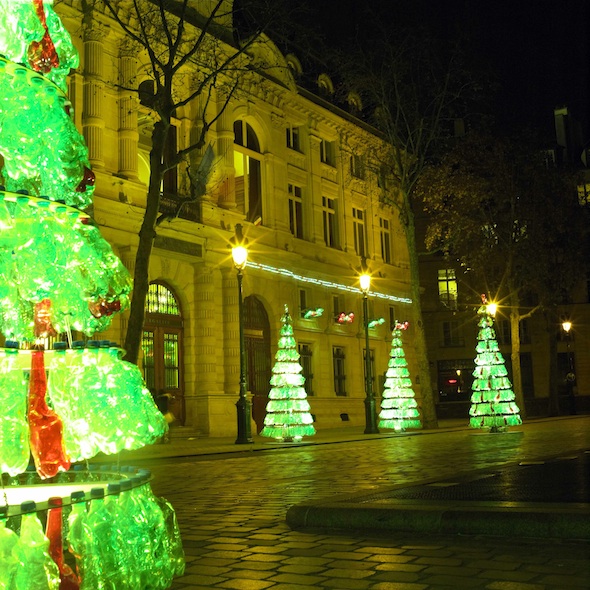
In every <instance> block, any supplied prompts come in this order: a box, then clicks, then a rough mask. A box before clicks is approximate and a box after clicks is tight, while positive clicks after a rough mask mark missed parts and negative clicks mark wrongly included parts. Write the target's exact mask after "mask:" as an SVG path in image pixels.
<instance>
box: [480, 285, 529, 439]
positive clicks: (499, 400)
mask: <svg viewBox="0 0 590 590" xmlns="http://www.w3.org/2000/svg"><path fill="white" fill-rule="evenodd" d="M481 299H482V305H481V307H480V308H479V309H478V310H477V314H478V316H479V322H478V326H479V333H478V335H477V340H478V342H477V347H476V351H477V356H476V357H475V370H474V371H473V378H474V379H473V385H472V392H473V393H472V396H471V409H470V410H469V415H470V416H471V419H470V421H469V424H470V426H471V427H472V428H489V429H490V432H501V431H503V430H505V429H506V428H507V427H508V426H516V425H518V424H522V421H521V419H520V414H519V412H520V410H519V409H518V406H517V405H516V403H515V402H514V400H515V396H514V392H513V391H512V384H511V383H510V379H509V378H508V371H506V365H505V363H504V357H503V356H502V353H501V352H500V349H499V347H498V341H497V340H496V332H495V330H494V313H495V305H494V304H488V302H487V299H486V296H485V295H482V296H481Z"/></svg>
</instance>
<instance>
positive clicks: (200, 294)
mask: <svg viewBox="0 0 590 590" xmlns="http://www.w3.org/2000/svg"><path fill="white" fill-rule="evenodd" d="M214 278H215V277H214V269H213V267H211V266H207V265H203V264H197V265H196V266H195V320H194V321H195V370H196V375H197V381H198V383H199V390H200V392H201V393H203V394H207V393H211V392H213V391H215V390H216V389H217V366H218V359H217V351H218V349H219V348H220V347H219V346H218V338H217V332H218V326H216V325H215V284H214Z"/></svg>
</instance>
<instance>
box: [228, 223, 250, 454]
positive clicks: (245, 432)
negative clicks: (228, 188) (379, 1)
mask: <svg viewBox="0 0 590 590" xmlns="http://www.w3.org/2000/svg"><path fill="white" fill-rule="evenodd" d="M231 241H232V249H231V255H232V258H233V261H234V266H235V267H236V271H237V272H238V320H239V326H240V396H239V398H238V401H237V402H236V409H237V415H238V436H237V438H236V444H237V445H244V444H250V443H253V442H254V441H253V440H252V431H251V426H250V415H251V411H252V408H251V405H252V404H251V403H250V401H249V400H248V390H247V387H246V349H245V346H244V311H243V305H244V304H243V298H242V281H243V278H244V272H243V271H244V268H245V267H246V263H247V262H248V250H247V248H246V246H247V243H248V242H247V240H246V239H245V238H244V236H243V235H242V226H241V225H240V224H239V223H238V224H236V235H235V237H234V238H232V240H231Z"/></svg>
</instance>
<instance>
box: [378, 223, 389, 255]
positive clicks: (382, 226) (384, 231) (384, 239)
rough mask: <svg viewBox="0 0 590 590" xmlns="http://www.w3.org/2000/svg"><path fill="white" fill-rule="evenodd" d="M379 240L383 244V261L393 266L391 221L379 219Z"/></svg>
mask: <svg viewBox="0 0 590 590" xmlns="http://www.w3.org/2000/svg"><path fill="white" fill-rule="evenodd" d="M379 239H380V242H381V259H382V260H383V262H385V264H391V231H390V225H389V219H384V218H383V217H380V218H379Z"/></svg>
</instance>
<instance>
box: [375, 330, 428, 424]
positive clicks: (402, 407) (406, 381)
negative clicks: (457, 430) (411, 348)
mask: <svg viewBox="0 0 590 590" xmlns="http://www.w3.org/2000/svg"><path fill="white" fill-rule="evenodd" d="M407 328H408V322H403V323H402V322H396V323H395V327H394V329H393V332H392V340H391V351H390V353H389V363H388V367H387V372H386V373H385V388H384V390H383V398H382V400H381V412H380V414H379V428H393V430H395V431H397V432H404V431H405V430H406V429H407V428H421V427H422V423H421V422H420V413H419V411H418V404H417V403H416V399H415V396H414V390H413V389H412V380H411V379H410V371H409V370H408V361H406V355H405V353H404V348H403V342H402V330H407Z"/></svg>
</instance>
